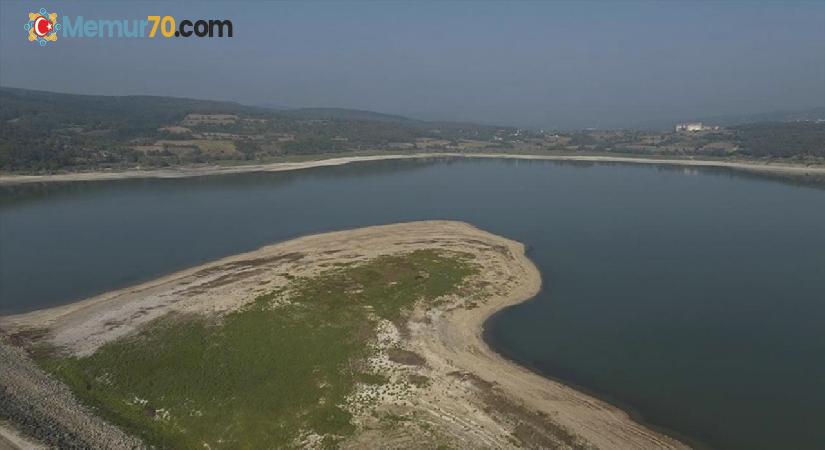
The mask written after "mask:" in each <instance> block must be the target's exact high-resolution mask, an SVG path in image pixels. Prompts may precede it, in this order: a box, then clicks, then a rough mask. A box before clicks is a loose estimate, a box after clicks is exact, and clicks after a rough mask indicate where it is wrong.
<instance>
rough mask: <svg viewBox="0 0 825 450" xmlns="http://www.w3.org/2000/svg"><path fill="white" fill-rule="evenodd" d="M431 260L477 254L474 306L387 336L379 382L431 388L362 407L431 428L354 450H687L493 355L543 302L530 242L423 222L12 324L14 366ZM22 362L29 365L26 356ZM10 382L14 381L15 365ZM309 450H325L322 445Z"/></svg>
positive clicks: (304, 242) (284, 248)
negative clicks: (158, 324) (422, 256)
mask: <svg viewBox="0 0 825 450" xmlns="http://www.w3.org/2000/svg"><path fill="white" fill-rule="evenodd" d="M419 249H433V250H437V251H444V252H461V253H464V254H470V255H472V257H473V263H474V264H476V265H477V267H478V269H479V270H478V272H477V273H476V274H475V275H472V276H471V277H470V278H471V279H469V280H466V281H465V283H466V285H465V286H463V288H462V290H461V293H460V294H455V295H452V296H451V297H450V298H448V299H445V301H444V302H440V303H438V304H437V305H435V306H433V305H427V306H423V305H420V306H416V309H415V311H413V313H412V314H411V315H410V318H409V321H408V322H407V324H406V327H405V328H404V329H403V330H402V329H399V328H398V327H397V326H395V325H393V324H392V323H390V322H387V323H385V324H382V326H381V329H380V332H379V339H378V342H376V343H375V348H376V353H375V356H374V357H373V358H372V360H371V365H372V366H373V367H374V368H375V370H376V371H378V372H380V373H382V374H384V375H385V376H387V377H388V378H389V379H390V380H395V379H400V378H402V377H403V378H405V379H409V377H410V376H419V377H422V378H423V377H426V379H428V380H431V382H430V383H428V384H427V385H426V386H420V387H415V386H413V387H412V389H410V390H404V391H397V390H391V389H384V390H382V389H376V388H374V387H367V386H365V387H363V388H362V389H359V390H358V391H357V392H356V394H355V395H353V397H352V399H351V402H352V404H353V405H355V406H357V405H369V408H367V409H369V410H371V411H375V410H379V411H385V412H386V411H389V412H392V413H394V414H398V415H415V417H417V418H419V420H416V421H415V422H411V423H410V424H408V425H405V426H401V427H398V428H397V429H394V431H392V432H391V433H388V432H386V431H382V432H379V431H376V428H374V427H370V423H371V421H373V420H375V419H374V417H375V414H374V413H373V414H369V413H360V414H356V415H355V416H354V417H355V419H354V422H355V424H356V425H357V426H358V427H359V429H361V430H363V431H362V432H359V433H356V434H355V435H354V436H353V437H352V438H351V439H349V440H348V441H346V442H344V445H343V446H344V447H349V448H363V447H364V446H373V447H375V446H380V447H394V448H398V447H421V446H426V445H429V444H431V443H432V442H429V441H428V440H427V439H428V437H427V436H432V433H433V430H436V431H437V433H438V435H439V436H441V437H442V438H443V439H444V440H446V441H447V442H449V443H450V444H451V446H455V447H460V448H513V447H519V446H523V445H526V446H529V447H535V448H547V447H554V448H604V449H646V448H650V449H653V448H655V449H662V448H686V446H685V445H684V444H683V443H681V442H679V441H677V440H675V439H673V438H671V437H669V436H666V435H663V434H661V433H659V432H657V431H654V430H651V429H649V428H646V427H645V426H642V425H640V424H639V423H637V422H635V421H634V420H633V419H632V418H631V417H630V416H629V415H628V414H627V413H625V412H624V411H622V410H620V409H618V408H616V407H614V406H612V405H610V404H608V403H606V402H604V401H601V400H598V399H596V398H593V397H591V396H588V395H586V394H583V393H581V392H578V391H576V390H574V389H572V388H570V387H567V386H565V385H563V384H561V383H558V382H556V381H552V380H549V379H547V378H544V377H542V376H539V375H537V374H535V373H533V372H531V371H530V370H528V369H526V368H524V367H521V366H519V365H517V364H515V363H513V362H511V361H509V360H507V359H505V358H503V357H502V356H500V355H499V354H497V353H495V352H494V351H493V350H492V349H491V348H490V347H488V345H487V344H486V343H485V341H484V340H483V339H482V332H483V326H484V322H485V321H486V319H487V318H488V317H490V315H492V314H493V313H495V312H496V311H499V310H501V309H502V308H505V307H507V306H510V305H513V304H517V303H520V302H523V301H525V300H527V299H529V298H531V297H533V296H534V295H535V294H536V293H537V292H538V291H539V289H540V287H541V282H542V281H541V277H540V274H539V271H538V269H537V268H536V266H535V265H534V264H533V263H532V262H531V261H530V260H529V259H528V258H527V257H526V256H525V254H524V246H523V245H522V244H521V243H519V242H515V241H512V240H510V239H506V238H504V237H501V236H497V235H494V234H491V233H488V232H485V231H483V230H480V229H478V228H475V227H473V226H471V225H468V224H465V223H461V222H453V221H423V222H412V223H403V224H394V225H384V226H374V227H366V228H359V229H355V230H348V231H339V232H331V233H325V234H319V235H312V236H306V237H302V238H298V239H294V240H291V241H287V242H283V243H279V244H275V245H270V246H266V247H262V248H260V249H258V250H255V251H252V252H249V253H244V254H240V255H235V256H231V257H228V258H224V259H221V260H217V261H214V262H211V263H208V264H204V265H202V266H199V267H194V268H191V269H187V270H184V271H181V272H177V273H174V274H171V275H168V276H165V277H162V278H160V279H157V280H154V281H151V282H147V283H143V284H140V285H137V286H133V287H129V288H126V289H121V290H118V291H114V292H110V293H106V294H103V295H100V296H97V297H94V298H90V299H88V300H85V301H81V302H77V303H73V304H70V305H66V306H62V307H57V308H52V309H47V310H41V311H36V312H32V313H28V314H23V315H16V316H8V317H3V318H0V328H1V329H2V330H3V334H4V335H5V337H4V343H3V346H4V348H6V349H7V350H5V353H4V354H3V355H0V356H4V357H8V356H9V354H10V353H9V352H10V351H11V350H8V348H13V349H16V348H18V346H24V347H25V346H30V345H32V344H34V343H38V342H40V343H48V344H51V345H53V346H57V347H58V348H60V349H62V350H63V351H64V352H67V353H69V354H74V355H89V354H92V353H93V352H95V350H96V349H98V348H100V346H101V345H103V344H105V343H107V342H110V341H112V340H115V339H118V338H120V337H123V336H127V335H130V334H132V333H135V332H136V331H137V330H139V329H140V328H141V327H142V326H143V325H145V324H147V323H149V322H150V321H152V320H153V319H156V318H159V317H161V316H164V315H166V314H169V313H172V312H178V313H189V314H223V313H226V312H229V311H233V310H236V309H238V308H240V307H242V306H244V305H246V304H248V303H249V302H252V301H253V300H254V299H255V298H256V297H257V296H259V295H261V294H262V293H265V292H267V291H271V290H273V289H276V288H278V287H279V286H285V285H286V284H287V283H288V282H289V280H290V279H291V278H292V277H296V276H297V277H305V276H308V277H311V276H313V275H315V274H318V273H320V272H322V271H323V270H325V268H328V267H332V266H334V265H336V264H341V263H353V262H356V263H357V262H360V261H368V260H370V259H372V258H375V257H379V256H384V255H394V254H404V253H408V252H411V251H415V250H419ZM550 282H552V280H550ZM9 342H11V343H13V344H14V345H10V344H9ZM391 349H394V350H392V351H391ZM399 355H400V356H399ZM18 356H19V357H20V358H24V355H22V352H21V353H20V354H19V355H18ZM24 366H25V371H31V370H33V369H32V365H26V364H24ZM8 371H11V372H14V370H13V368H11V367H10V368H9V370H8ZM6 375H8V376H6V377H4V378H3V379H2V380H0V385H3V384H4V383H5V384H8V381H7V380H11V379H15V378H14V377H15V376H17V378H16V379H17V380H18V382H19V381H20V380H19V379H20V376H22V375H21V374H15V373H10V374H6ZM23 375H25V376H28V377H31V374H28V373H24V374H23ZM37 376H38V377H45V378H44V379H47V378H49V379H50V377H47V376H45V375H44V374H38V375H37ZM49 382H50V383H51V382H54V380H53V379H51V381H49ZM0 387H5V388H6V389H9V386H0ZM15 388H16V389H18V390H19V389H21V388H20V386H17V387H15ZM22 389H23V392H18V394H19V396H21V397H24V398H25V396H26V395H38V394H42V392H41V391H42V389H41V391H38V390H37V389H35V388H32V387H26V386H23V388H22ZM26 389H29V391H30V392H29V391H26ZM52 395H53V396H61V395H62V396H68V395H69V394H67V393H66V392H64V391H60V392H58V393H55V394H52ZM67 401H70V400H67ZM357 409H358V408H354V410H357ZM65 413H66V411H64V410H61V409H59V408H55V409H54V411H52V414H51V416H50V420H54V421H56V422H57V423H59V424H61V426H64V427H69V428H70V427H71V423H68V422H67V420H68V419H66V418H65V417H62V415H65ZM89 420H93V419H89ZM107 426H108V425H107ZM425 427H426V430H427V433H424V430H423V428H425ZM110 431H111V430H110ZM77 432H78V433H87V436H84V438H85V439H86V442H94V443H97V444H99V445H100V446H101V447H110V448H111V447H113V446H112V442H123V441H124V439H127V438H126V437H124V436H116V437H115V438H112V437H109V438H108V440H105V439H104V440H100V439H97V440H96V438H95V433H98V434H100V432H99V431H95V430H94V429H93V427H90V426H87V427H86V428H84V429H80V430H77ZM514 436H516V437H518V440H514V438H513V437H514ZM305 444H306V446H308V447H312V446H313V442H312V441H308V442H306V443H305Z"/></svg>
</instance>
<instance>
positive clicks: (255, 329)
mask: <svg viewBox="0 0 825 450" xmlns="http://www.w3.org/2000/svg"><path fill="white" fill-rule="evenodd" d="M469 258H470V257H469V256H467V255H464V254H455V253H449V254H442V253H437V252H435V251H430V250H421V251H415V252H412V253H409V254H406V255H400V256H388V257H381V258H376V259H374V260H372V261H368V262H366V263H363V264H360V265H352V266H344V267H338V268H334V269H329V270H328V271H326V272H324V273H322V274H321V275H319V276H317V277H314V278H311V279H301V278H298V279H295V280H293V281H292V282H291V284H290V285H289V286H287V288H286V289H283V290H280V291H275V292H272V293H269V294H267V295H263V296H261V297H259V298H258V299H257V300H256V301H255V302H254V304H252V305H250V306H249V307H247V308H245V309H243V310H241V311H237V312H234V313H231V314H229V315H227V316H225V317H223V318H220V319H216V318H205V317H200V316H198V317H181V316H171V317H165V318H162V319H159V320H156V321H155V322H153V323H151V324H150V325H149V326H148V327H146V328H145V329H144V330H143V331H142V332H141V333H140V334H139V335H136V336H133V337H128V338H124V339H121V340H118V341H116V342H113V343H110V344H107V345H106V346H104V347H102V348H101V349H99V350H98V351H97V352H96V353H94V354H93V355H91V356H89V357H84V358H74V357H71V358H61V357H57V356H44V357H41V363H42V364H43V365H44V367H46V368H47V369H48V370H50V371H51V372H53V373H55V374H56V375H57V376H59V377H60V378H61V379H63V380H64V381H65V382H66V383H68V384H69V385H70V386H71V387H72V389H73V390H74V391H75V392H76V393H77V394H78V395H79V396H80V398H81V399H83V400H84V401H86V402H88V403H90V404H91V405H93V406H95V407H97V408H98V409H99V410H100V411H101V413H102V414H103V415H104V416H105V417H107V418H109V419H110V420H112V421H114V422H115V423H118V424H120V425H122V426H124V427H125V428H126V429H128V430H130V431H132V432H134V433H136V434H138V435H139V436H142V437H143V438H144V439H145V440H146V441H147V442H149V443H151V444H153V445H156V446H158V447H162V448H193V449H194V448H197V449H202V448H204V447H206V446H207V445H208V446H209V448H274V447H284V446H291V445H293V444H295V442H296V439H300V437H301V436H302V434H303V433H308V432H312V433H317V434H319V435H321V436H323V439H324V441H323V442H324V443H325V444H326V445H334V444H335V442H337V440H339V439H340V438H342V437H344V436H347V435H348V434H351V433H352V432H353V431H354V428H353V425H352V424H351V421H350V419H351V417H350V413H349V412H348V411H347V410H346V409H345V408H342V404H344V403H345V400H346V398H347V396H348V395H349V394H350V393H352V392H353V389H354V387H355V384H356V383H367V384H381V383H385V382H386V379H385V378H383V377H382V376H380V375H379V374H373V373H369V370H368V369H367V366H366V365H365V359H366V358H367V357H368V356H369V354H370V351H371V350H370V347H369V346H368V343H369V342H371V341H372V340H373V339H374V338H375V325H376V323H377V320H378V319H387V320H391V321H396V322H397V321H399V320H401V319H404V318H405V317H406V314H407V313H408V312H409V311H410V310H411V308H412V307H413V305H414V304H415V303H416V302H417V301H424V302H427V301H429V302H432V301H435V300H436V299H437V298H439V297H440V296H443V295H445V294H449V293H451V292H454V291H455V290H456V289H457V288H458V287H459V286H460V284H461V283H462V280H463V279H464V278H465V277H466V276H468V275H469V274H471V273H473V272H474V270H475V268H474V266H473V264H472V263H471V261H470V259H469ZM419 381H421V380H419ZM422 382H423V381H422Z"/></svg>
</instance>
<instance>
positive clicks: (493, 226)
mask: <svg viewBox="0 0 825 450" xmlns="http://www.w3.org/2000/svg"><path fill="white" fill-rule="evenodd" d="M420 219H456V220H464V221H468V222H471V223H473V224H475V225H477V226H479V227H482V228H484V229H486V230H489V231H491V232H494V233H498V234H501V235H504V236H507V237H510V238H513V239H517V240H520V241H522V242H525V243H526V244H528V246H529V248H530V251H529V256H530V257H531V258H532V259H533V260H534V261H535V262H536V264H537V265H538V266H539V268H540V269H541V271H542V276H543V279H544V290H543V291H542V293H541V294H540V295H538V296H537V297H536V298H535V299H533V300H531V301H529V302H527V303H525V304H522V305H518V306H516V307H513V308H510V309H507V310H505V311H503V312H502V313H500V314H498V315H497V316H495V317H494V318H493V319H492V320H491V321H490V322H488V327H487V332H486V336H487V338H488V340H489V341H490V342H491V344H492V345H493V346H494V347H495V348H496V349H498V350H499V351H501V352H502V353H504V354H506V355H507V356H509V357H511V358H513V359H516V360H518V361H521V362H523V363H525V364H527V365H529V366H530V367H532V368H534V369H536V370H538V371H540V372H542V373H545V374H547V375H548V376H551V377H554V378H559V379H561V380H564V381H568V382H571V383H574V384H576V385H579V386H581V387H582V388H584V389H586V390H588V391H590V392H593V393H595V394H597V395H599V396H601V397H603V398H606V399H608V400H610V401H612V402H615V403H616V404H619V405H621V406H623V407H626V408H628V409H631V410H633V411H635V412H636V413H638V414H640V415H641V417H642V418H643V419H644V420H645V421H648V422H650V423H652V424H654V425H657V426H661V427H665V428H667V429H669V430H673V432H675V433H679V434H681V435H685V436H687V437H689V438H690V439H693V440H695V441H697V442H700V443H704V444H707V445H709V446H712V447H717V448H743V449H744V448H749V449H750V448H771V449H777V448H780V449H788V448H794V449H803V448H811V449H813V448H823V447H825V426H823V423H825V383H823V380H825V190H823V189H821V188H816V187H806V186H797V185H793V184H789V183H782V182H778V181H773V180H767V179H761V178H757V177H753V176H747V177H746V176H742V175H737V174H735V173H732V172H730V171H727V170H711V169H705V170H696V169H683V168H674V167H656V166H634V165H619V164H613V165H611V164H598V165H589V164H572V163H558V162H541V161H506V160H483V161H468V160H455V161H453V160H438V161H384V162H371V163H362V164H357V165H349V166H340V167H328V168H318V169H312V170H306V171H299V172H290V173H270V174H246V175H238V176H223V177H207V178H192V179H181V180H130V181H119V182H97V183H75V184H65V185H32V186H22V187H15V188H10V187H4V188H0V311H2V312H3V313H11V312H21V311H27V310H33V309H37V308H42V307H46V306H53V305H58V304H62V303H66V302H69V301H72V300H77V299H80V298H84V297H87V296H90V295H94V294H96V293H100V292H104V291H107V290H110V289H113V288H117V287H123V286H126V285H129V284H133V283H136V282H140V281H143V280H147V279H151V278H154V277H157V276H159V275H162V274H165V273H168V272H171V271H174V270H177V269H181V268H184V267H188V266H192V265H195V264H199V263H202V262H205V261H208V260H211V259H214V258H218V257H221V256H226V255H229V254H234V253H238V252H242V251H246V250H251V249H254V248H257V247H259V246H261V245H264V244H267V243H271V242H274V241H280V240H285V239H289V238H292V237H295V236H299V235H303V234H309V233H316V232H320V231H328V230H334V229H343V228H351V227H357V226H363V225H373V224H381V223H392V222H399V221H408V220H420Z"/></svg>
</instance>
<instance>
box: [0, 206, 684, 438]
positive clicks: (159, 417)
mask: <svg viewBox="0 0 825 450" xmlns="http://www.w3.org/2000/svg"><path fill="white" fill-rule="evenodd" d="M540 287H541V277H540V274H539V272H538V269H537V268H536V267H535V265H534V264H533V263H532V262H531V261H530V260H529V259H528V258H527V257H526V256H525V254H524V246H523V245H522V244H521V243H518V242H515V241H512V240H509V239H506V238H503V237H500V236H497V235H494V234H491V233H488V232H485V231H482V230H480V229H478V228H475V227H473V226H471V225H468V224H465V223H461V222H453V221H422V222H411V223H402V224H394V225H384V226H374V227H366V228H359V229H355V230H348V231H338V232H331V233H324V234H319V235H312V236H306V237H301V238H298V239H294V240H291V241H287V242H283V243H279V244H275V245H270V246H266V247H263V248H261V249H258V250H255V251H252V252H249V253H244V254H240V255H236V256H232V257H228V258H224V259H221V260H218V261H214V262H211V263H208V264H204V265H202V266H199V267H194V268H190V269H187V270H184V271H181V272H178V273H174V274H171V275H168V276H165V277H162V278H160V279H157V280H154V281H150V282H147V283H143V284H140V285H137V286H132V287H129V288H126V289H121V290H118V291H114V292H110V293H106V294H103V295H99V296H97V297H94V298H91V299H87V300H84V301H81V302H77V303H73V304H70V305H66V306H61V307H57V308H52V309H47V310H41V311H35V312H32V313H27V314H22V315H17V316H8V317H3V318H0V328H1V329H2V331H3V333H2V342H0V360H2V362H3V364H0V388H2V389H0V392H1V393H2V395H3V396H4V398H3V400H4V401H3V404H4V405H5V406H4V407H3V408H4V409H5V411H3V412H4V414H5V415H6V416H7V417H11V418H12V420H11V423H10V424H7V425H9V426H7V427H3V428H4V429H5V432H4V433H3V434H2V435H0V436H6V440H7V441H10V442H13V441H14V438H13V437H14V433H12V431H11V430H13V429H16V430H17V431H19V432H22V433H23V434H25V435H28V436H31V437H32V438H36V439H37V440H39V441H41V442H42V443H43V444H46V445H50V446H55V445H57V446H66V445H80V446H89V447H94V448H134V447H144V446H154V447H156V448H213V449H214V448H275V447H306V448H321V447H325V448H326V447H341V448H364V447H372V448H389V447H392V448H399V447H400V448H411V447H415V448H479V447H485V448H513V447H531V448H548V447H550V448H657V449H659V448H684V447H686V446H685V445H684V444H683V443H681V442H678V441H676V440H674V439H672V438H670V437H668V436H665V435H663V434H661V433H659V432H656V431H653V430H650V429H648V428H646V427H644V426H642V425H640V424H638V423H636V422H634V421H633V420H632V419H631V418H630V417H629V416H628V414H626V413H625V412H623V411H621V410H619V409H617V408H616V407H614V406H612V405H610V404H607V403H605V402H603V401H601V400H598V399H595V398H593V397H590V396H588V395H586V394H583V393H580V392H578V391H576V390H574V389H572V388H569V387H567V386H565V385H563V384H561V383H558V382H556V381H552V380H549V379H547V378H545V377H542V376H540V375H537V374H535V373H533V372H531V371H530V370H528V369H526V368H524V367H522V366H519V365H517V364H515V363H513V362H511V361H509V360H507V359H505V358H504V357H502V356H500V355H499V354H497V353H495V352H494V351H492V350H491V349H490V348H489V347H488V346H487V344H486V343H485V342H484V340H483V339H482V332H483V325H484V322H485V321H486V320H487V318H488V317H490V316H491V315H492V314H493V313H495V312H497V311H499V310H501V309H502V308H505V307H507V306H510V305H513V304H516V303H519V302H522V301H525V300H527V299H529V298H532V297H533V296H534V295H535V294H536V293H537V292H538V290H539V289H540ZM26 405H28V406H26ZM10 436H11V437H10Z"/></svg>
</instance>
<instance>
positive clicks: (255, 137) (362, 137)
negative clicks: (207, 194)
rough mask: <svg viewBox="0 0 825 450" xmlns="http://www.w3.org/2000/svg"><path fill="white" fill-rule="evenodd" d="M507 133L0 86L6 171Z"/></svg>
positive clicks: (330, 112)
mask: <svg viewBox="0 0 825 450" xmlns="http://www.w3.org/2000/svg"><path fill="white" fill-rule="evenodd" d="M510 130H511V129H510V128H508V127H490V126H482V125H475V124H464V123H447V122H427V121H419V120H413V119H409V118H406V117H401V116H393V115H388V114H381V113H375V112H371V111H359V110H348V109H340V108H302V109H293V110H275V109H269V108H263V107H255V106H246V105H241V104H239V103H234V102H219V101H210V100H194V99H188V98H174V97H158V96H102V95H74V94H62V93H54V92H45V91H31V90H25V89H15V88H0V170H5V171H56V170H85V169H90V168H106V167H112V168H120V167H126V166H136V165H140V166H169V165H177V164H187V163H203V162H213V161H217V160H241V161H248V160H266V159H271V158H276V157H280V156H283V155H289V154H309V153H335V152H343V151H379V150H387V149H390V148H394V149H398V148H405V147H407V148H415V143H416V141H417V140H418V142H419V144H421V142H422V141H421V140H427V139H429V140H430V141H427V143H426V145H424V146H425V147H428V146H430V145H431V144H432V143H433V142H435V143H436V144H437V145H440V146H441V147H444V146H446V145H448V144H450V143H451V142H456V141H458V140H462V139H481V140H484V141H490V140H491V139H492V137H493V136H494V135H495V134H496V133H503V134H507V133H508V132H509V131H510Z"/></svg>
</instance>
